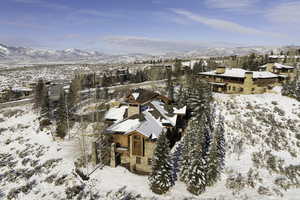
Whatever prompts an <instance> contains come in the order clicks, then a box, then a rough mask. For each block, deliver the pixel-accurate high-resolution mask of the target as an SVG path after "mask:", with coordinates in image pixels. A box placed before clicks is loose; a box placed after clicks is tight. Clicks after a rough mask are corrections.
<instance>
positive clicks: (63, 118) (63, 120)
mask: <svg viewBox="0 0 300 200" xmlns="http://www.w3.org/2000/svg"><path fill="white" fill-rule="evenodd" d="M57 115H58V116H57V122H56V135H57V136H58V137H60V138H64V137H65V136H66V134H67V112H66V104H65V93H64V91H63V90H61V92H60V96H59V101H58V108H57Z"/></svg>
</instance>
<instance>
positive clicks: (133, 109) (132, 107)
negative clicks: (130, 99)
mask: <svg viewBox="0 0 300 200" xmlns="http://www.w3.org/2000/svg"><path fill="white" fill-rule="evenodd" d="M137 114H140V105H139V104H132V103H131V104H129V106H128V116H127V117H131V116H133V115H137Z"/></svg>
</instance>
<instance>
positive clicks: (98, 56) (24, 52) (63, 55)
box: [0, 43, 300, 62]
mask: <svg viewBox="0 0 300 200" xmlns="http://www.w3.org/2000/svg"><path fill="white" fill-rule="evenodd" d="M289 48H298V47H296V46H286V47H265V46H249V47H202V48H199V49H195V50H192V51H174V52H166V53H164V54H158V55H155V56H156V57H157V56H158V57H160V58H170V57H179V58H189V57H199V56H230V55H247V54H250V53H257V54H267V53H270V52H271V51H273V52H274V54H277V53H279V52H280V51H282V50H286V49H289ZM299 48H300V47H299ZM153 57H154V56H153V55H151V54H146V53H130V54H123V55H109V54H104V53H100V52H98V51H88V50H81V49H76V48H72V49H65V50H45V49H35V48H27V47H13V46H8V45H4V44H1V43H0V61H3V60H4V61H6V60H7V61H10V60H13V61H80V60H85V61H86V60H107V61H112V60H113V59H116V60H121V61H123V60H124V61H127V62H131V61H134V60H141V59H149V58H150V59H151V58H153Z"/></svg>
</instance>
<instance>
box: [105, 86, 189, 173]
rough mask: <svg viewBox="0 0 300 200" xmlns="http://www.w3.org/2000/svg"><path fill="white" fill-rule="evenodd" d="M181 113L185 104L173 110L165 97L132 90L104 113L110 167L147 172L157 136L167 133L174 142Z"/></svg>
mask: <svg viewBox="0 0 300 200" xmlns="http://www.w3.org/2000/svg"><path fill="white" fill-rule="evenodd" d="M185 114H186V107H183V108H181V109H176V108H175V107H174V106H173V105H172V104H171V100H170V99H168V98H167V97H165V96H162V95H160V94H158V93H155V92H152V91H149V90H145V89H136V90H132V91H131V92H130V94H129V95H127V96H126V97H125V99H124V102H122V103H121V104H119V105H117V106H116V107H112V108H110V109H109V110H108V112H107V113H106V115H105V120H106V122H107V123H108V124H109V125H110V126H109V127H108V128H107V129H106V130H105V133H106V134H111V135H112V137H113V144H112V149H111V166H112V167H115V166H117V165H122V166H124V167H126V168H128V169H129V170H130V171H133V172H136V173H140V174H149V173H150V172H151V163H152V157H153V151H154V149H155V144H156V140H157V138H158V137H159V135H160V134H161V133H163V132H167V137H168V138H169V140H170V144H171V146H172V145H174V144H175V142H176V141H178V140H179V139H180V137H181V134H182V132H183V130H184V127H185V124H184V123H183V121H185Z"/></svg>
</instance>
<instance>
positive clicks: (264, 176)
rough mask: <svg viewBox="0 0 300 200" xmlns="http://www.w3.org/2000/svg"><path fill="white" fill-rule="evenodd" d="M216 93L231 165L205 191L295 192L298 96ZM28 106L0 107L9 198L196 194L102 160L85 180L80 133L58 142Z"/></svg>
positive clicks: (299, 172) (278, 195)
mask: <svg viewBox="0 0 300 200" xmlns="http://www.w3.org/2000/svg"><path fill="white" fill-rule="evenodd" d="M214 96H215V99H216V100H217V108H218V109H221V110H222V112H223V114H224V116H225V130H226V169H225V171H224V174H223V175H222V179H221V180H220V181H219V182H218V183H217V184H216V185H214V186H213V187H210V188H207V191H206V192H205V193H204V194H202V195H201V196H200V197H201V198H216V199H228V200H231V199H251V200H256V199H282V200H283V199H287V200H296V199H298V196H299V195H300V189H299V188H300V185H299V183H300V159H299V156H300V132H299V130H300V102H297V101H296V100H294V99H291V98H287V97H283V96H281V95H278V94H263V95H224V94H215V95H214ZM30 109H31V108H30V107H28V106H26V107H16V108H12V109H3V110H0V138H1V140H0V142H1V144H0V145H1V148H0V171H1V172H0V188H1V189H0V190H2V196H3V197H4V196H5V198H4V199H7V198H8V197H12V196H13V195H17V196H18V197H19V198H21V199H24V200H26V199H28V200H29V199H41V198H43V199H64V198H67V197H70V198H71V199H76V198H77V197H78V198H79V199H88V198H89V194H90V191H93V192H92V193H93V194H96V193H98V195H99V196H101V198H102V199H122V195H123V196H126V195H128V194H127V192H132V193H133V194H132V196H136V195H137V194H140V195H141V196H143V197H144V198H145V199H150V198H151V197H155V198H156V199H184V198H189V199H196V197H195V196H193V195H191V194H190V193H188V192H187V191H186V188H185V185H184V184H183V183H181V182H177V183H176V185H175V186H174V187H173V188H172V190H171V191H170V192H168V193H167V194H165V195H162V196H158V195H155V194H153V193H152V192H151V191H150V189H149V186H148V184H147V183H148V182H147V177H145V176H138V175H135V174H132V173H130V172H128V171H127V170H126V169H124V168H122V167H117V168H110V167H104V169H102V170H96V171H95V173H93V174H92V176H91V180H90V181H89V182H88V183H87V182H85V183H84V182H82V181H80V179H78V178H76V176H74V175H73V173H72V169H73V166H74V165H73V162H74V161H75V159H76V157H77V156H79V155H80V150H79V148H80V147H79V145H78V142H77V139H74V140H71V141H68V140H66V141H64V142H61V141H56V142H54V141H53V140H52V137H51V135H47V133H46V132H38V131H37V121H35V119H36V114H35V113H33V112H32V111H30ZM77 130H78V128H74V129H73V132H76V131H77ZM2 163H8V165H7V164H5V165H3V164H2ZM91 170H92V167H91V166H90V168H89V171H91ZM28 183H30V184H28ZM124 186H125V187H126V188H123V187H124ZM120 188H123V189H121V190H120V191H118V190H119V189H120ZM110 191H113V192H111V193H109V192H110ZM118 195H119V196H118ZM75 197H76V198H75ZM0 199H1V192H0ZM136 199H143V198H141V197H137V198H136Z"/></svg>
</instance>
